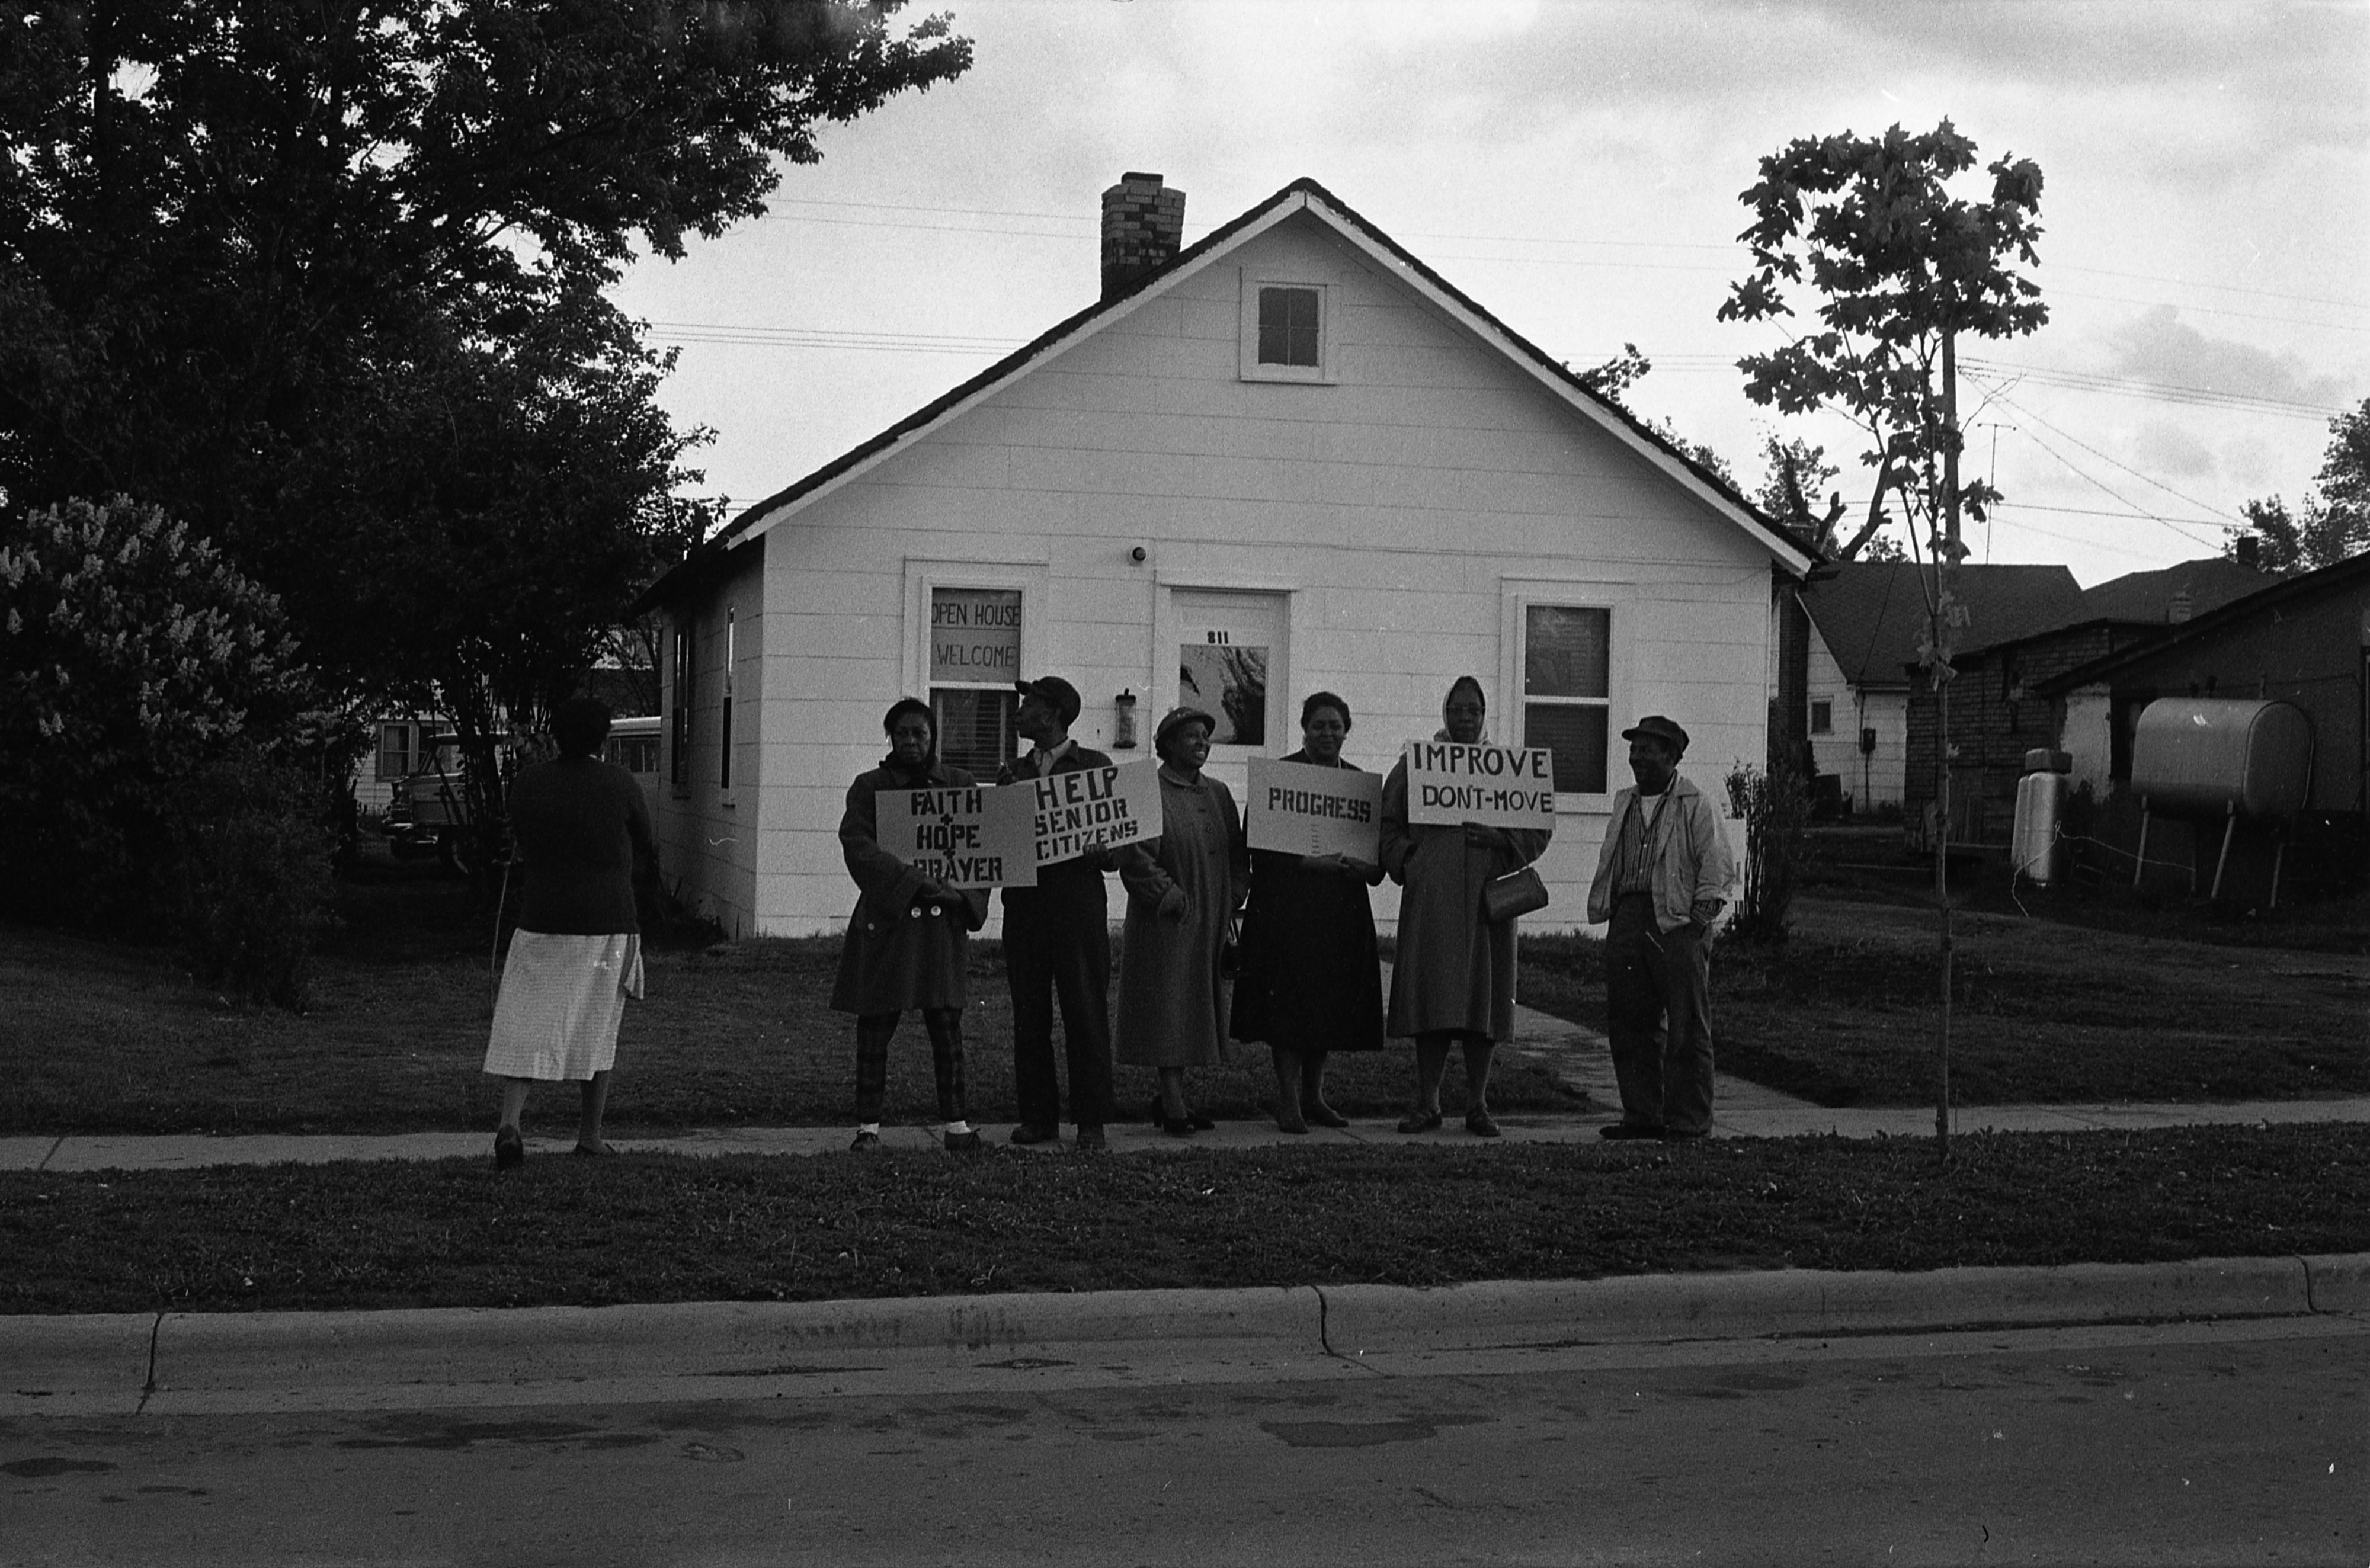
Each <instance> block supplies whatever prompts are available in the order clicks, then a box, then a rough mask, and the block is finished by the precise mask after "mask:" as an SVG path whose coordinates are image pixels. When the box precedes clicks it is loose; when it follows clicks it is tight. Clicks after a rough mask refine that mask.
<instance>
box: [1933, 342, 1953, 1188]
mask: <svg viewBox="0 0 2370 1568" xmlns="http://www.w3.org/2000/svg"><path fill="white" fill-rule="evenodd" d="M1942 427H1943V429H1942V538H1941V541H1940V547H1939V548H1938V549H1937V550H1936V551H1935V552H1934V621H1933V626H1932V635H1933V645H1934V666H1933V674H1934V803H1935V816H1936V818H1937V827H1938V830H1937V831H1936V833H1935V835H1934V904H1935V908H1936V910H1938V912H1939V915H1940V917H1941V942H1942V1013H1941V1024H1940V1027H1939V1032H1938V1035H1937V1037H1936V1040H1935V1053H1934V1058H1935V1070H1934V1146H1935V1153H1936V1156H1937V1158H1938V1159H1939V1160H1941V1161H1945V1162H1947V1161H1948V1160H1949V1159H1950V678H1951V675H1952V673H1953V671H1952V670H1951V668H1950V660H1951V658H1952V657H1953V656H1954V655H1955V654H1956V653H1957V651H1958V649H1957V639H1956V637H1955V636H1953V635H1952V625H1951V612H1952V611H1953V610H1954V609H1956V608H1957V605H1958V601H1957V599H1956V597H1955V595H1954V594H1953V592H1952V589H1953V585H1954V584H1955V583H1956V582H1957V580H1958V575H1959V355H1958V335H1957V334H1956V333H1955V332H1954V331H1952V330H1951V329H1950V327H1948V326H1945V327H1944V328H1943V329H1942Z"/></svg>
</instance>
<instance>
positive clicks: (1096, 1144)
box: [1078, 1127, 1110, 1154]
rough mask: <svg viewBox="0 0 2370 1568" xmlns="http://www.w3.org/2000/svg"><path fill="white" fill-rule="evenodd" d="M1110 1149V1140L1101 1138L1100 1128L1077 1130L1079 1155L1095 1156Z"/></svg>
mask: <svg viewBox="0 0 2370 1568" xmlns="http://www.w3.org/2000/svg"><path fill="white" fill-rule="evenodd" d="M1108 1149H1110V1139H1108V1138H1105V1137H1104V1136H1103V1129H1102V1128H1100V1127H1080V1128H1079V1129H1078V1152H1079V1153H1081V1154H1097V1153H1100V1152H1102V1151H1104V1150H1108Z"/></svg>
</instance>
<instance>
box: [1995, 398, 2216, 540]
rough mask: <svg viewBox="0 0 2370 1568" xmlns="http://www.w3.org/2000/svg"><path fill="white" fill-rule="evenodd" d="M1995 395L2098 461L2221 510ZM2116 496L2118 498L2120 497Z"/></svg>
mask: <svg viewBox="0 0 2370 1568" xmlns="http://www.w3.org/2000/svg"><path fill="white" fill-rule="evenodd" d="M1996 395H1997V397H1998V398H1999V400H2000V401H2001V402H2002V403H2005V404H2007V405H2008V406H2009V407H2011V408H2013V409H2015V410H2016V411H2017V412H2018V413H2019V414H2021V415H2023V416H2024V417H2025V418H2028V419H2031V421H2033V422H2034V423H2035V424H2037V425H2042V426H2044V427H2046V428H2047V429H2051V430H2054V431H2055V432H2056V433H2057V434H2058V435H2061V436H2064V437H2065V439H2066V440H2067V441H2072V442H2073V443H2074V444H2075V445H2076V446H2078V447H2080V448H2081V449H2082V450H2083V451H2084V452H2088V453H2089V454H2090V455H2091V456H2093V457H2095V458H2097V459H2098V460H2099V461H2100V462H2101V463H2111V464H2114V465H2115V466H2116V467H2118V468H2120V469H2122V470H2123V472H2124V473H2126V474H2128V475H2131V476H2132V477H2133V478H2134V479H2138V480H2140V481H2142V482H2144V483H2146V484H2149V485H2153V486H2156V487H2157V489H2159V490H2162V491H2163V492H2164V493H2165V494H2166V495H2168V496H2170V497H2172V498H2174V499H2176V500H2182V501H2187V502H2188V503H2189V504H2190V505H2191V506H2192V507H2196V508H2198V509H2200V510H2203V511H2210V512H2222V509H2221V508H2219V507H2217V506H2215V505H2214V504H2213V503H2211V502H2209V501H2201V500H2199V499H2198V498H2196V497H2195V496H2192V495H2187V494H2184V493H2183V492H2181V491H2180V490H2176V489H2174V488H2173V487H2172V486H2169V485H2168V484H2166V483H2165V482H2164V481H2163V480H2161V479H2158V478H2157V477H2155V476H2154V475H2148V474H2143V473H2141V472H2140V471H2139V470H2138V469H2136V468H2134V467H2133V466H2132V465H2131V464H2128V463H2124V462H2123V461H2121V460H2120V459H2117V458H2113V457H2110V456H2108V455H2107V454H2106V453H2105V452H2100V450H2099V449H2098V448H2097V447H2094V446H2092V445H2091V444H2090V443H2089V442H2088V441H2084V440H2083V439H2082V438H2081V437H2079V436H2077V435H2074V434H2071V433H2070V432H2068V431H2066V430H2065V429H2061V428H2059V427H2058V426H2056V425H2053V424H2051V423H2050V422H2049V421H2048V420H2046V419H2044V418H2042V417H2041V416H2040V415H2038V414H2036V413H2034V412H2033V411H2032V410H2031V409H2030V408H2027V407H2026V406H2024V405H2022V404H2021V403H2019V402H2018V401H2017V400H2016V399H2015V398H2013V397H2010V396H2009V395H2008V394H2007V393H2006V392H2005V391H1997V392H1996ZM2119 499H2120V498H2119ZM2222 515H2223V516H2224V517H2226V518H2228V519H2229V520H2230V521H2232V522H2237V521H2239V520H2238V518H2237V517H2235V516H2232V514H2230V513H2228V512H2222Z"/></svg>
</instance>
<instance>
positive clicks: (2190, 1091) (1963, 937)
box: [1521, 898, 2370, 1105]
mask: <svg viewBox="0 0 2370 1568" xmlns="http://www.w3.org/2000/svg"><path fill="white" fill-rule="evenodd" d="M1796 910H1797V921H1796V928H1795V932H1794V934H1793V936H1792V938H1791V940H1789V942H1788V943H1787V944H1785V945H1784V946H1782V947H1779V948H1776V949H1770V948H1755V947H1748V946H1745V945H1743V944H1735V943H1731V944H1725V945H1723V946H1721V947H1720V949H1719V950H1718V952H1717V953H1716V955H1715V956H1714V959H1713V971H1712V1020H1713V1024H1714V1031H1715V1039H1716V1041H1717V1043H1718V1049H1719V1056H1720V1067H1721V1068H1722V1070H1725V1071H1729V1072H1732V1073H1735V1074H1737V1075H1739V1076H1740V1077H1743V1078H1746V1079H1750V1080H1752V1081H1753V1082H1756V1083H1764V1084H1766V1085H1768V1086H1769V1087H1771V1088H1773V1089H1779V1090H1783V1091H1785V1092H1786V1093H1791V1094H1797V1095H1800V1096H1801V1097H1802V1098H1804V1099H1809V1100H1815V1101H1817V1102H1818V1103H1819V1104H1824V1105H1851V1104H1866V1105H1912V1104H1929V1103H1930V1102H1931V1100H1932V1098H1933V1093H1934V1036H1935V1029H1936V1021H1937V1019H1938V1017H1939V1012H1940V1008H1939V1001H1938V999H1937V996H1936V993H1937V991H1938V990H1939V984H1938V981H1937V979H1936V977H1937V975H1938V973H1939V971H1938V969H1937V967H1936V961H1935V920H1934V914H1933V911H1932V910H1930V909H1917V908H1915V907H1911V906H1906V905H1900V904H1884V903H1870V902H1845V901H1841V900H1835V899H1812V898H1805V899H1802V900H1801V901H1799V902H1798V904H1797V905H1796ZM1954 936H1955V953H1954V964H1953V970H1954V974H1953V980H1954V984H1953V989H1952V999H1953V1005H1952V1013H1951V1046H1950V1088H1951V1097H1952V1099H1953V1100H1954V1101H1955V1102H1956V1103H1958V1104H1964V1105H1997V1104H2017V1103H2020V1102H2040V1103H2048V1102H2085V1101H2088V1102H2098V1101H2211V1100H2249V1099H2311V1098H2315V1097H2321V1096H2330V1095H2344V1094H2364V1093H2370V965H2365V964H2364V962H2363V960H2362V959H2361V957H2360V956H2358V955H2350V954H2331V953H2327V952H2310V951H2295V950H2290V949H2280V948H2270V947H2249V948H2238V947H2233V946H2231V945H2228V944H2215V943H2206V942H2201V941H2193V940H2184V939H2179V938H2170V937H2165V936H2160V935H2146V934H2135V933H2119V932H2110V931H2100V930H2094V929H2085V928H2081V927H2074V926H2068V925H2065V924H2061V923H2057V922H2054V921H2042V920H2033V919H2028V918H2025V917H2022V916H2018V915H2013V914H2008V915H2003V914H1992V913H1982V912H1974V913H1962V914H1961V915H1959V916H1958V917H1957V918H1956V919H1955V921H1954ZM1601 952H1602V950H1601V948H1600V947H1599V946H1598V944H1595V943H1593V942H1590V941H1587V940H1585V939H1583V938H1572V937H1529V938H1525V939H1524V945H1523V972H1522V979H1521V993H1522V997H1523V1000H1524V1001H1526V1002H1528V1003H1529V1004H1530V1005H1531V1006H1533V1007H1537V1008H1540V1009H1543V1010H1545V1011H1547V1012H1548V1013H1555V1014H1557V1015H1558V1016H1559V1017H1564V1018H1569V1019H1571V1020H1572V1021H1574V1022H1576V1023H1580V1024H1586V1025H1588V1026H1589V1027H1591V1028H1599V1029H1601V1028H1603V1027H1604V1024H1605V975H1604V965H1603V962H1602V958H1601Z"/></svg>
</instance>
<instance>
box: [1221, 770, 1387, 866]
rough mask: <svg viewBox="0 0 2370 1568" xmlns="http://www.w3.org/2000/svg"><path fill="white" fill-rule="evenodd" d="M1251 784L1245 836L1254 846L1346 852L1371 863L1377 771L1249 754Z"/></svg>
mask: <svg viewBox="0 0 2370 1568" xmlns="http://www.w3.org/2000/svg"><path fill="white" fill-rule="evenodd" d="M1249 789H1250V794H1249V796H1248V799H1246V800H1245V801H1244V803H1243V807H1244V809H1243V835H1244V837H1245V838H1246V839H1248V841H1249V842H1250V846H1251V848H1253V849H1255V850H1282V851H1283V852H1284V853H1286V854H1345V855H1348V856H1349V857H1350V858H1352V860H1363V861H1366V862H1369V863H1372V862H1373V861H1374V860H1375V859H1376V858H1377V856H1378V855H1379V853H1381V852H1380V849H1379V847H1378V846H1379V842H1380V840H1381V837H1382V825H1383V778H1382V775H1381V774H1380V773H1360V772H1358V771H1357V770H1356V769H1354V768H1320V767H1317V766H1316V765H1314V764H1313V763H1308V762H1279V761H1274V760H1272V759H1271V758H1267V757H1253V758H1252V759H1251V760H1250V784H1249Z"/></svg>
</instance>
